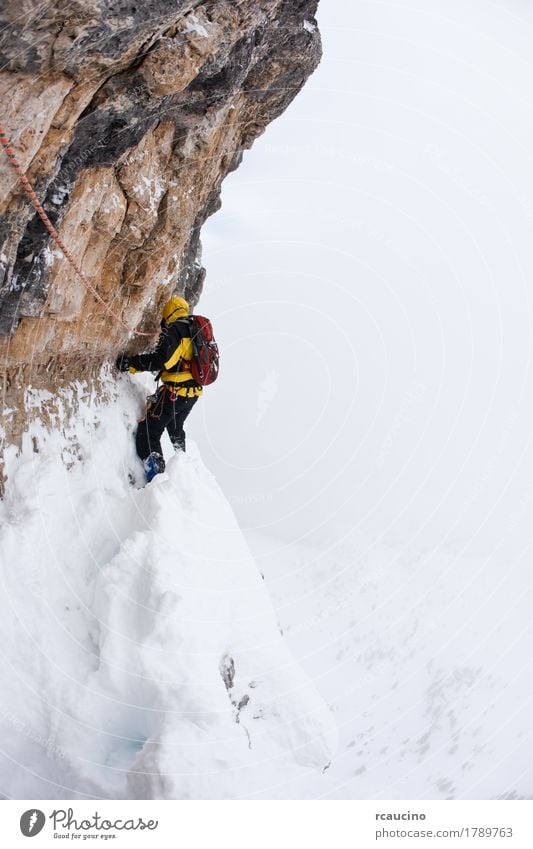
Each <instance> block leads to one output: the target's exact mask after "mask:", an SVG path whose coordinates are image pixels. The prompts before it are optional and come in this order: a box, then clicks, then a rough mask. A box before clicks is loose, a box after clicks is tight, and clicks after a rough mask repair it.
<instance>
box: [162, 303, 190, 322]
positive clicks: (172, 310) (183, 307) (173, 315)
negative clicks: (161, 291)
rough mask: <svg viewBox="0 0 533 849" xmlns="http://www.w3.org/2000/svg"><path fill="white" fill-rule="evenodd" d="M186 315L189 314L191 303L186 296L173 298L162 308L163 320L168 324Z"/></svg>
mask: <svg viewBox="0 0 533 849" xmlns="http://www.w3.org/2000/svg"><path fill="white" fill-rule="evenodd" d="M186 315H189V304H188V303H187V301H186V300H185V299H184V298H178V297H175V298H171V299H170V301H167V303H166V304H165V306H164V307H163V309H162V310H161V316H162V318H163V321H165V322H166V323H167V324H171V323H172V322H173V321H176V319H178V318H184V317H185V316H186Z"/></svg>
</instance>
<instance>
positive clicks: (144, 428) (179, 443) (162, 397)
mask: <svg viewBox="0 0 533 849" xmlns="http://www.w3.org/2000/svg"><path fill="white" fill-rule="evenodd" d="M172 397H174V398H175V400H174V401H173V400H172ZM197 401H198V397H194V398H182V397H181V395H175V396H172V395H171V393H170V391H169V390H168V389H166V388H165V387H164V386H162V387H161V388H160V389H159V390H158V392H157V397H156V399H155V401H151V402H150V404H149V406H148V409H147V410H146V416H145V418H144V419H143V420H142V422H139V425H138V427H137V435H136V437H135V447H136V449H137V454H138V455H139V457H140V458H141V460H146V458H147V457H148V455H149V454H151V453H152V452H154V451H155V452H156V453H157V454H161V456H162V455H163V452H162V450H161V437H162V436H163V431H164V430H165V428H166V429H167V431H168V435H169V436H170V441H171V442H172V445H173V446H174V448H176V449H177V450H181V451H185V431H184V430H183V423H184V422H185V419H186V418H187V416H188V415H189V413H190V412H191V410H192V408H193V407H194V405H195V404H196V402H197Z"/></svg>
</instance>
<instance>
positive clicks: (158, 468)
mask: <svg viewBox="0 0 533 849" xmlns="http://www.w3.org/2000/svg"><path fill="white" fill-rule="evenodd" d="M164 471H165V460H164V457H163V455H162V454H158V453H157V451H152V453H151V454H149V455H148V457H147V458H146V460H145V461H144V473H145V475H146V482H147V483H150V481H151V480H153V479H154V478H155V476H156V475H160V474H161V472H164Z"/></svg>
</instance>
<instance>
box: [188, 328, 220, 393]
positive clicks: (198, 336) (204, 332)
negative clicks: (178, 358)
mask: <svg viewBox="0 0 533 849" xmlns="http://www.w3.org/2000/svg"><path fill="white" fill-rule="evenodd" d="M190 319H191V340H192V350H193V358H192V362H191V376H192V378H193V379H194V380H195V381H196V383H199V384H200V386H209V384H210V383H214V382H215V380H216V379H217V377H218V370H219V361H220V354H219V352H218V345H217V343H216V341H215V337H214V335H213V326H212V324H211V322H210V321H209V319H208V318H204V316H203V315H191V317H190Z"/></svg>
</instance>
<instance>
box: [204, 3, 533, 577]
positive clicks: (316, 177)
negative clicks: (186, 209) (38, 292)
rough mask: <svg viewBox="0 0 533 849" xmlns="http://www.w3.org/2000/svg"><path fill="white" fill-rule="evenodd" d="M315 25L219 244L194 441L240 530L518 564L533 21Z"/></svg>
mask: <svg viewBox="0 0 533 849" xmlns="http://www.w3.org/2000/svg"><path fill="white" fill-rule="evenodd" d="M318 20H319V24H320V29H321V32H322V36H323V43H324V58H323V60H322V63H321V65H320V67H319V69H318V70H317V72H316V73H315V74H314V76H313V77H312V78H311V79H310V80H309V81H308V83H307V85H306V87H305V88H304V89H303V91H302V92H301V93H300V95H299V96H298V97H297V98H296V100H295V101H294V103H293V104H292V105H291V107H290V108H289V110H288V111H287V112H286V113H285V114H284V115H283V116H282V117H281V118H280V119H278V120H277V121H276V122H275V123H274V124H272V125H271V126H270V127H269V128H268V129H267V131H266V133H265V135H264V136H263V137H262V138H261V139H259V140H258V141H257V143H256V145H255V146H254V148H253V149H252V150H251V151H249V152H247V153H246V154H245V158H244V162H243V164H242V166H241V168H240V169H239V170H238V171H237V172H235V173H234V174H232V175H230V177H228V179H227V180H226V182H225V184H224V190H223V207H222V210H221V211H220V212H219V213H217V215H216V216H214V217H213V218H212V219H211V220H210V222H209V223H208V224H207V225H206V228H205V230H204V264H205V265H206V267H207V270H208V277H207V283H206V287H205V292H204V295H203V296H202V300H201V302H200V306H199V311H200V312H202V313H204V314H207V315H210V316H211V317H212V318H213V320H214V322H215V327H216V332H217V337H218V339H219V342H220V345H221V349H222V356H223V360H222V370H221V376H220V379H219V382H218V383H217V384H216V385H214V386H213V387H212V388H211V389H209V391H208V392H206V399H205V400H204V401H203V402H202V405H201V409H200V405H198V409H197V410H196V411H195V413H194V416H193V417H192V418H191V425H190V428H189V430H190V432H191V435H193V433H194V436H195V437H196V438H197V439H198V440H199V442H200V446H201V449H202V453H203V456H204V459H205V461H206V463H207V465H208V466H209V467H210V468H211V469H212V470H213V471H214V472H215V474H216V475H217V478H218V479H219V481H220V482H221V484H222V485H223V487H224V489H225V491H226V493H227V494H228V496H229V497H230V499H231V501H232V504H233V507H234V510H235V512H236V514H237V516H238V519H239V521H240V522H241V524H242V525H243V526H244V527H247V528H255V529H260V530H261V531H262V532H264V533H266V534H269V535H272V536H274V537H280V538H282V539H284V540H296V539H301V540H307V541H311V542H312V541H313V539H316V540H317V541H318V540H319V539H330V538H331V537H335V538H339V537H343V536H346V535H350V534H357V535H359V534H361V535H364V536H365V537H366V536H371V537H373V538H380V539H382V540H383V541H384V542H386V543H395V544H396V543H400V544H403V543H407V542H408V543H412V544H416V545H420V546H421V547H428V546H429V547H431V548H432V549H437V548H443V549H447V548H450V547H451V548H454V549H455V548H457V547H459V548H460V549H461V550H462V551H463V552H464V553H472V554H477V555H479V554H481V555H483V556H487V557H488V556H491V557H498V558H501V559H502V562H506V561H507V560H508V558H509V557H510V556H513V557H515V558H520V559H521V558H522V557H525V556H527V554H528V546H529V544H530V541H531V530H530V528H531V521H530V514H531V510H532V507H533V502H532V498H531V485H530V478H531V473H532V457H533V453H532V447H531V418H532V417H531V413H532V409H533V406H532V402H531V384H532V377H531V342H532V333H531V297H530V291H531V280H532V279H533V259H532V249H531V245H532V232H533V161H532V151H533V118H532V108H531V90H532V88H533V85H532V84H533V59H532V54H531V44H532V43H533V8H532V7H531V5H530V4H528V3H526V2H518V0H499V2H491V3H487V2H486V0H483V2H481V0H479V1H478V2H472V0H446V1H445V0H411V2H410V3H409V4H408V5H405V4H403V3H401V2H399V0H393V2H362V0H322V3H321V4H320V7H319V16H318ZM193 418H194V427H193V425H192V421H193Z"/></svg>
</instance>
